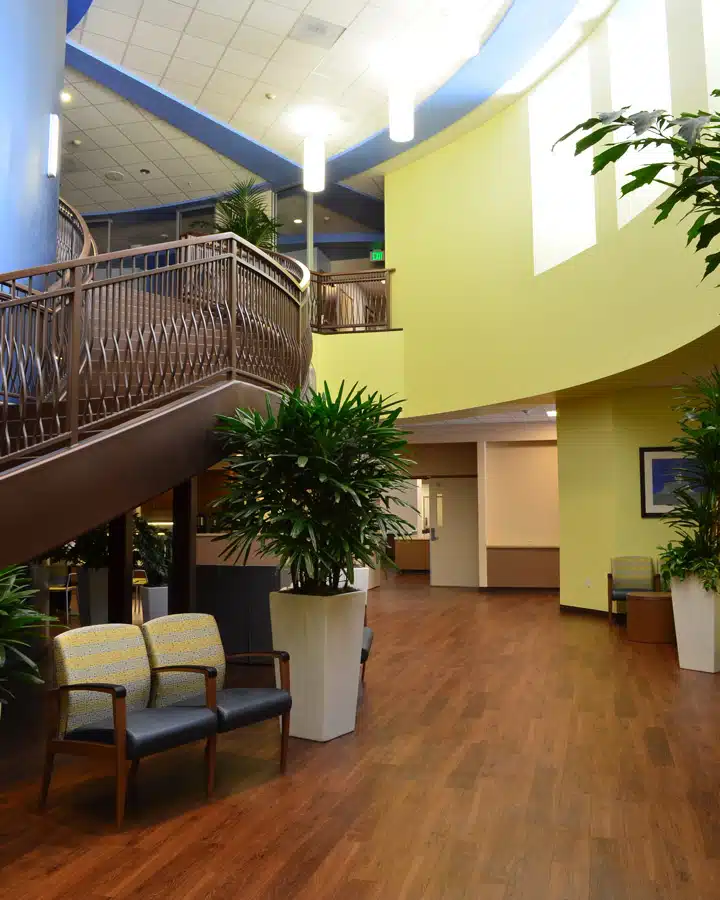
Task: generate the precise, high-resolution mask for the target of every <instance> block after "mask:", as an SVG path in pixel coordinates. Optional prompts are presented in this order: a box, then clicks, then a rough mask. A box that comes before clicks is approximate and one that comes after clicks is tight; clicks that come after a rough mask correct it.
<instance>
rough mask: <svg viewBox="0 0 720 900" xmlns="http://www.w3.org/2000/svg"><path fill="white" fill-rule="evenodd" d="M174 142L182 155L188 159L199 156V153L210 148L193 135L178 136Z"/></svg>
mask: <svg viewBox="0 0 720 900" xmlns="http://www.w3.org/2000/svg"><path fill="white" fill-rule="evenodd" d="M172 143H173V147H174V148H175V149H176V150H177V151H178V153H179V154H180V156H184V157H186V158H188V159H189V158H191V157H193V156H197V155H198V154H199V153H207V150H208V148H207V146H206V145H205V144H202V143H200V141H196V140H195V138H191V137H182V138H178V139H177V140H175V141H173V142H172Z"/></svg>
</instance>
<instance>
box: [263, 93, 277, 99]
mask: <svg viewBox="0 0 720 900" xmlns="http://www.w3.org/2000/svg"><path fill="white" fill-rule="evenodd" d="M265 99H266V100H277V94H273V92H272V91H268V92H267V94H265Z"/></svg>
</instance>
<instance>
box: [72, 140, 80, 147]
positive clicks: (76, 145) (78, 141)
mask: <svg viewBox="0 0 720 900" xmlns="http://www.w3.org/2000/svg"><path fill="white" fill-rule="evenodd" d="M70 143H71V144H72V145H73V147H79V146H80V144H82V141H81V140H80V138H73V139H72V140H71V141H70Z"/></svg>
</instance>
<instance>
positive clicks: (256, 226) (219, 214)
mask: <svg viewBox="0 0 720 900" xmlns="http://www.w3.org/2000/svg"><path fill="white" fill-rule="evenodd" d="M266 194H267V189H266V188H265V187H263V185H262V184H259V183H258V182H257V181H256V180H255V179H254V178H247V179H246V180H245V181H236V182H235V183H234V184H233V186H232V187H231V188H230V190H229V191H227V192H226V193H225V194H223V195H222V196H221V197H220V198H219V199H218V201H217V202H216V204H215V220H214V222H213V223H208V222H194V223H193V225H194V226H202V227H204V228H207V227H208V225H211V227H212V228H214V229H215V231H216V232H217V233H219V234H222V233H224V232H226V231H231V232H232V233H233V234H236V235H237V236H238V237H241V238H244V239H245V240H246V241H249V242H250V243H251V244H255V246H256V247H259V248H260V249H261V250H274V249H275V247H276V246H277V233H278V231H279V229H280V227H281V223H280V222H279V221H278V220H277V219H274V218H273V217H272V216H270V215H268V212H267V206H266Z"/></svg>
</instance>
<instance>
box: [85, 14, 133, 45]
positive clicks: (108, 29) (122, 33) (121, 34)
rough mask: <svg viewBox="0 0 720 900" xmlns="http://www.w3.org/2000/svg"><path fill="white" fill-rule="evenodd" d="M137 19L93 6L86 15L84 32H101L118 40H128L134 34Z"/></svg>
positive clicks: (103, 35) (102, 34)
mask: <svg viewBox="0 0 720 900" xmlns="http://www.w3.org/2000/svg"><path fill="white" fill-rule="evenodd" d="M134 24H135V19H134V18H133V17H132V16H122V15H120V14H119V13H116V12H110V10H107V9H99V8H97V7H95V6H91V7H90V9H89V11H88V14H87V16H86V17H85V30H84V34H88V33H90V34H99V35H101V36H102V37H109V38H115V40H116V41H127V40H129V38H130V35H131V34H132V30H133V25H134Z"/></svg>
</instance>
